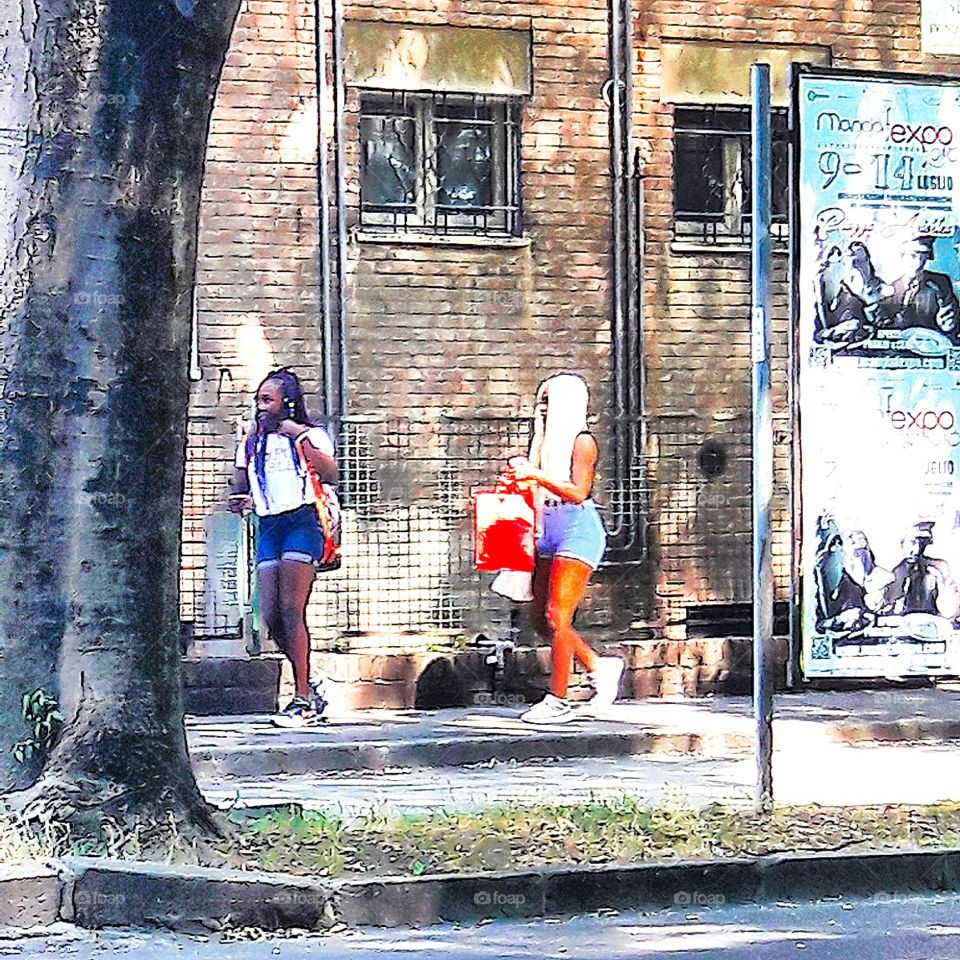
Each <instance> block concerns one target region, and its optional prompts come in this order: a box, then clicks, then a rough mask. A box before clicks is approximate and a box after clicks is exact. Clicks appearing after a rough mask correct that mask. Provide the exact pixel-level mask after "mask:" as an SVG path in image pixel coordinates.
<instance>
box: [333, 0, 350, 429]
mask: <svg viewBox="0 0 960 960" xmlns="http://www.w3.org/2000/svg"><path fill="white" fill-rule="evenodd" d="M331 4H332V5H331V15H332V17H333V109H334V176H335V177H336V181H337V184H336V189H337V360H338V365H339V383H338V387H339V389H338V390H337V408H336V411H337V420H338V422H337V428H338V432H339V430H342V429H343V420H344V417H346V415H347V408H348V395H347V389H348V383H349V376H348V373H349V371H348V360H349V358H348V356H347V220H346V215H347V191H346V181H345V176H346V174H345V169H346V164H345V161H344V137H345V134H344V121H343V116H344V90H345V87H346V81H345V79H344V69H343V62H344V61H343V53H344V51H343V4H342V2H341V0H331Z"/></svg>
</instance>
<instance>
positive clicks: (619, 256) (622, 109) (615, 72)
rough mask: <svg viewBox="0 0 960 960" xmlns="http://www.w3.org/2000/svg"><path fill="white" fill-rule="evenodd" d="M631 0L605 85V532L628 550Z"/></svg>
mask: <svg viewBox="0 0 960 960" xmlns="http://www.w3.org/2000/svg"><path fill="white" fill-rule="evenodd" d="M630 20H631V17H630V0H611V2H610V79H609V80H608V81H607V83H606V85H605V88H606V90H607V91H608V93H607V98H606V99H607V101H608V104H609V106H610V177H611V206H612V217H611V227H612V234H613V238H612V241H613V242H612V245H613V249H612V254H613V323H612V330H611V334H612V335H611V363H612V367H613V369H612V374H613V414H614V451H613V462H614V471H613V476H614V481H615V489H616V490H617V492H618V497H617V501H616V503H615V511H614V516H613V518H612V519H613V522H612V523H611V524H610V526H609V529H608V533H609V536H610V539H611V540H612V541H613V546H614V548H615V549H617V548H619V550H626V549H629V548H630V547H631V546H632V545H633V543H634V541H635V539H636V534H635V531H634V530H633V529H632V527H633V524H631V523H630V519H631V517H630V512H631V507H632V504H631V503H630V502H629V498H628V497H626V496H625V495H624V494H625V493H626V490H625V487H626V485H627V481H628V480H629V478H630V472H631V467H632V460H633V448H634V447H635V443H634V440H633V437H634V433H635V430H634V427H633V424H631V423H629V422H628V417H630V416H631V415H632V414H633V413H634V411H635V410H636V396H635V391H636V386H635V384H636V372H635V370H634V369H633V368H634V366H635V365H636V360H637V340H636V329H635V327H636V325H635V324H634V323H632V322H631V320H632V318H633V314H634V311H635V309H636V296H635V292H634V290H633V288H634V287H635V277H636V258H635V256H634V250H635V244H634V243H632V242H631V239H630V238H629V237H628V234H629V233H630V232H631V229H632V228H631V225H630V222H629V221H630V217H629V212H630V210H631V208H632V207H633V203H632V202H631V199H630V197H629V196H628V191H627V189H626V184H625V181H626V178H627V158H628V157H629V156H630V155H631V152H632V151H631V133H630V126H631V117H630V104H631V100H632V95H631V91H632V86H631V67H630V64H631V52H632V51H631V36H632V29H631V25H630Z"/></svg>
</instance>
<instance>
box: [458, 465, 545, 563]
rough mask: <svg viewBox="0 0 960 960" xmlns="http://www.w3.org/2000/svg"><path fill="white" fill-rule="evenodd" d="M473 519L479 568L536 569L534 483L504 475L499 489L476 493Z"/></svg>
mask: <svg viewBox="0 0 960 960" xmlns="http://www.w3.org/2000/svg"><path fill="white" fill-rule="evenodd" d="M473 520H474V524H473V529H474V543H475V544H476V563H477V569H478V570H481V571H487V572H490V573H495V572H496V571H498V570H517V571H520V572H522V573H527V572H529V571H531V570H533V566H534V560H533V557H534V549H535V547H536V540H535V537H534V527H535V523H536V517H535V511H534V507H533V488H532V487H531V485H530V484H522V485H521V484H519V483H518V482H517V480H516V479H515V478H514V477H513V476H512V474H503V475H501V477H500V478H499V479H498V480H497V486H496V488H495V489H493V490H478V491H477V493H476V494H475V496H474V501H473Z"/></svg>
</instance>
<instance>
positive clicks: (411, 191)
mask: <svg viewBox="0 0 960 960" xmlns="http://www.w3.org/2000/svg"><path fill="white" fill-rule="evenodd" d="M360 142H361V149H362V156H361V167H360V192H361V195H362V198H363V201H362V202H363V204H364V205H365V206H367V207H370V208H372V209H375V208H383V209H399V210H402V209H404V208H406V209H411V210H412V209H413V208H414V205H415V203H416V189H417V161H416V122H415V120H414V118H413V117H412V116H384V115H377V114H367V115H365V116H363V117H361V119H360Z"/></svg>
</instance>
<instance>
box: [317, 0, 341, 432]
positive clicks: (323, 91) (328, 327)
mask: <svg viewBox="0 0 960 960" xmlns="http://www.w3.org/2000/svg"><path fill="white" fill-rule="evenodd" d="M313 9H314V30H315V46H316V64H317V206H318V213H319V214H320V250H319V256H320V263H319V265H318V266H319V268H320V269H319V273H320V323H321V327H320V329H321V336H322V345H323V413H324V416H325V417H331V416H333V414H334V412H335V409H336V408H335V405H334V382H333V333H332V330H333V317H332V315H331V299H330V175H329V173H328V171H327V143H328V140H329V139H330V129H329V127H330V124H329V120H328V111H327V39H326V36H327V27H326V22H325V16H324V4H323V0H314V7H313Z"/></svg>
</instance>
